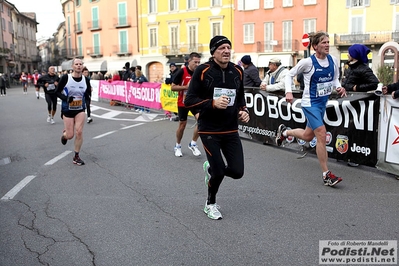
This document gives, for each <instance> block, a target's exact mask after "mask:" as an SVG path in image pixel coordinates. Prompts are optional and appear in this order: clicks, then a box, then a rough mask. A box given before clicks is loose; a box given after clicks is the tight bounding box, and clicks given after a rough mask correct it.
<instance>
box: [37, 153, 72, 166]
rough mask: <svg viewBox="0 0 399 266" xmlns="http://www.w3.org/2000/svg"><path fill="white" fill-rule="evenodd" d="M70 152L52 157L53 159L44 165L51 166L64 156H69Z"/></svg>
mask: <svg viewBox="0 0 399 266" xmlns="http://www.w3.org/2000/svg"><path fill="white" fill-rule="evenodd" d="M71 152H72V151H64V152H63V153H61V154H60V155H58V156H56V157H54V158H53V159H51V160H50V161H48V162H47V163H45V164H44V165H53V164H54V163H56V162H57V161H59V160H60V159H62V158H64V157H65V156H67V155H68V154H70V153H71Z"/></svg>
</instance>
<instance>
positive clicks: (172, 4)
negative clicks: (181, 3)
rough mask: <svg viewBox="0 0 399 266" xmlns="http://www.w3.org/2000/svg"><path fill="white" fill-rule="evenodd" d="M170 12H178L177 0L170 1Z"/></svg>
mask: <svg viewBox="0 0 399 266" xmlns="http://www.w3.org/2000/svg"><path fill="white" fill-rule="evenodd" d="M169 11H177V0H170V1H169Z"/></svg>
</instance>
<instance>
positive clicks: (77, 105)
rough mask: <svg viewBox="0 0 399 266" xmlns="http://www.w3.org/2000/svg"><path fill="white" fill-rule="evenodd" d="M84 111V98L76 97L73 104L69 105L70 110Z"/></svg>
mask: <svg viewBox="0 0 399 266" xmlns="http://www.w3.org/2000/svg"><path fill="white" fill-rule="evenodd" d="M81 109H83V100H82V97H75V98H74V99H73V101H72V102H70V103H69V110H81Z"/></svg>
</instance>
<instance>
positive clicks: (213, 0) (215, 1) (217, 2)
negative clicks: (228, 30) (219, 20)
mask: <svg viewBox="0 0 399 266" xmlns="http://www.w3.org/2000/svg"><path fill="white" fill-rule="evenodd" d="M211 6H212V7H216V6H222V0H211Z"/></svg>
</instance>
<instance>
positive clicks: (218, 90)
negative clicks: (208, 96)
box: [213, 87, 237, 106]
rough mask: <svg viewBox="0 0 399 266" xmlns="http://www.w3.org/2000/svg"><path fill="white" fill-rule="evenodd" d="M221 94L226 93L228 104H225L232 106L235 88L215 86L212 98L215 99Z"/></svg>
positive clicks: (235, 92) (234, 98) (235, 93)
mask: <svg viewBox="0 0 399 266" xmlns="http://www.w3.org/2000/svg"><path fill="white" fill-rule="evenodd" d="M222 95H226V96H227V97H229V104H228V105H227V106H233V105H234V102H235V101H236V95H237V90H236V89H226V88H217V87H215V89H214V90H213V99H214V100H216V99H217V98H220V96H222Z"/></svg>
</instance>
